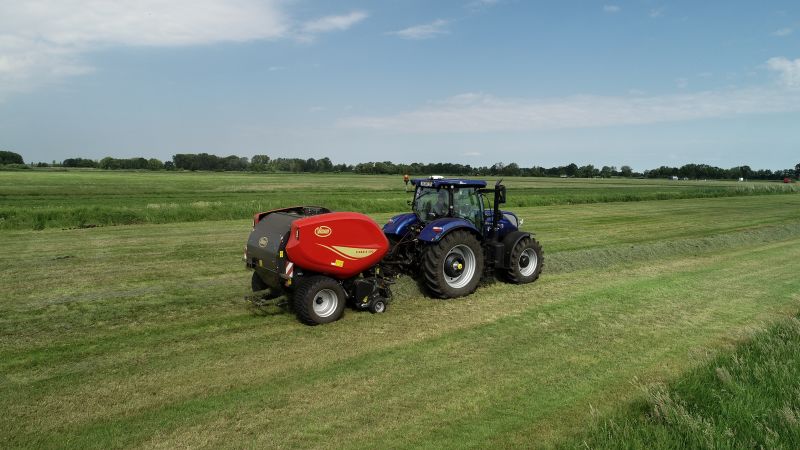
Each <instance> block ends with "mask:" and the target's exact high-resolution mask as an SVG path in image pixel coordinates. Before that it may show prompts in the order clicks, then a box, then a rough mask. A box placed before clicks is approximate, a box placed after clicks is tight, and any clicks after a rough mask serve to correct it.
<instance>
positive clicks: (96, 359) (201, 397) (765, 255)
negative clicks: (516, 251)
mask: <svg viewBox="0 0 800 450" xmlns="http://www.w3.org/2000/svg"><path fill="white" fill-rule="evenodd" d="M508 185H509V200H510V203H511V205H509V209H513V210H515V211H516V212H518V213H519V214H520V215H521V216H522V217H524V218H525V228H527V229H529V230H532V231H534V232H535V233H536V234H537V238H538V239H540V240H541V242H542V243H543V245H544V248H545V254H546V263H545V271H544V273H543V275H542V278H541V279H540V280H539V281H537V282H536V283H534V284H531V285H523V286H515V285H508V284H504V283H499V282H498V283H492V284H488V285H485V286H482V287H481V288H480V289H479V290H478V291H477V292H476V293H475V294H473V295H471V296H469V297H467V298H463V299H456V300H449V301H441V300H433V299H430V298H427V297H425V296H424V295H423V294H422V293H421V292H420V291H419V290H418V289H417V287H416V285H415V284H414V283H413V282H412V281H411V280H409V279H407V278H406V279H403V280H401V282H400V283H399V284H398V285H397V286H396V289H395V294H396V299H395V301H394V302H393V303H392V304H391V306H390V308H389V311H388V312H387V313H386V314H383V315H370V314H368V313H356V312H354V311H348V312H347V314H346V315H345V317H344V318H343V319H342V320H340V321H339V322H336V323H334V324H331V325H326V326H322V327H306V326H303V325H301V324H299V323H298V322H297V321H296V320H295V318H294V316H293V315H291V314H290V313H288V312H287V311H285V310H283V309H281V308H279V307H270V308H266V309H263V310H256V309H253V308H251V307H247V306H246V305H245V304H244V303H243V302H242V301H241V299H242V297H243V296H244V295H245V294H246V293H247V291H248V286H249V275H250V273H249V272H247V271H246V270H245V269H244V267H243V264H242V263H241V260H240V258H241V249H242V246H243V244H244V240H245V239H246V237H247V235H248V233H249V231H250V217H251V216H252V213H253V212H254V210H255V209H259V208H261V207H268V206H272V205H282V204H284V203H282V199H287V201H286V203H290V204H291V203H322V204H324V205H331V206H333V207H336V208H339V209H355V210H365V211H368V212H370V213H371V214H372V215H373V217H375V218H376V220H378V221H379V222H380V221H383V220H385V219H386V218H387V217H388V216H390V215H391V214H392V213H395V212H399V211H401V210H403V209H405V208H407V206H406V205H405V204H404V202H405V199H406V198H407V196H406V194H404V193H403V192H402V189H403V188H402V184H401V183H398V182H397V180H396V179H395V178H393V177H359V176H326V177H319V178H318V177H313V176H283V175H281V176H266V175H260V176H255V175H229V174H199V173H198V174H137V173H128V174H123V173H104V172H57V173H47V172H40V173H11V172H7V173H0V192H2V197H0V211H2V214H3V215H4V218H5V220H4V225H3V228H4V229H2V230H0V248H2V249H3V251H2V253H0V280H1V281H2V283H0V409H2V410H3V411H4V415H3V418H2V420H0V446H2V447H50V448H52V447H73V448H110V447H137V446H141V447H160V448H163V447H176V446H180V447H189V446H191V447H196V446H210V447H248V448H252V447H270V448H287V447H331V446H335V447H347V448H376V447H378V448H383V447H403V448H408V447H426V448H440V447H490V446H491V447H512V446H527V447H547V446H556V445H560V446H566V447H573V446H574V447H580V446H582V445H584V444H585V443H590V444H591V446H596V447H611V448H614V447H618V446H624V445H622V444H623V443H624V442H625V440H626V439H630V442H631V443H632V446H634V447H635V446H637V445H638V446H641V447H649V446H648V443H649V442H652V443H656V444H661V445H663V446H669V445H670V444H671V443H675V442H682V441H680V437H677V438H675V439H672V440H670V439H667V438H663V439H661V440H659V439H658V438H657V437H656V434H657V433H659V432H660V431H658V430H657V429H655V428H656V427H653V428H654V429H653V430H649V429H648V428H647V427H648V426H651V424H650V423H644V422H642V423H640V422H637V420H639V419H638V417H639V416H640V415H641V408H642V405H645V406H644V407H645V408H647V407H649V406H647V405H651V403H648V402H651V401H652V398H654V397H653V395H661V397H658V398H664V396H665V395H667V394H669V395H671V397H669V398H680V399H686V398H688V394H687V393H686V392H685V391H680V386H682V385H684V384H685V383H684V384H681V383H683V381H681V380H704V378H702V377H703V376H707V372H708V370H712V371H714V370H716V367H726V370H727V371H728V372H729V373H730V376H731V377H732V378H731V379H734V380H740V379H743V378H741V377H744V376H745V375H746V372H747V371H755V373H757V374H758V373H762V372H764V370H762V369H759V368H757V367H756V366H755V365H753V366H748V365H746V364H741V365H740V366H737V367H738V368H737V367H734V365H733V363H731V362H729V361H732V360H731V359H727V360H721V359H719V358H726V357H727V358H733V356H729V355H731V354H732V353H729V352H735V351H737V348H740V349H741V348H744V350H741V351H744V352H747V351H748V350H747V349H748V348H749V347H746V346H747V345H751V344H748V342H749V339H750V338H751V337H753V336H754V335H755V336H762V335H761V334H759V333H760V330H762V329H764V328H765V327H768V326H769V325H770V324H772V323H774V322H776V321H781V320H785V319H784V318H785V317H787V316H793V315H794V314H796V313H797V312H798V311H800V277H798V276H797V274H798V273H800V195H797V194H796V193H787V195H766V194H767V193H770V192H773V191H774V192H777V191H778V190H784V189H793V188H785V187H783V186H781V185H776V184H766V183H765V184H753V185H750V184H747V183H745V184H744V185H743V184H741V183H739V184H737V183H716V182H715V183H702V182H691V183H685V182H680V183H679V184H675V182H666V181H664V182H658V181H657V182H651V181H647V180H630V181H617V180H608V181H607V180H536V179H512V180H509V182H508ZM749 186H752V187H749ZM361 190H363V191H365V193H364V194H360V193H359V191H361ZM285 192H288V194H286V195H285V194H284V193H285ZM539 192H541V193H542V194H541V195H542V197H543V198H549V199H550V200H541V199H539V198H538V197H537V193H539ZM712 193H713V195H712ZM743 194H747V195H743ZM376 197H377V198H383V197H387V198H389V200H387V201H386V202H385V203H382V202H378V201H375V199H376ZM520 198H521V199H522V200H520ZM662 198H663V199H662ZM610 199H617V200H626V201H618V202H608V201H607V200H610ZM659 199H660V200H659ZM195 202H219V204H218V210H219V215H215V214H216V213H213V214H210V213H207V209H210V210H214V208H216V207H210V206H209V207H196V208H195V209H198V210H201V211H202V212H201V213H197V214H195V215H189V216H184V215H183V214H184V213H183V212H180V213H176V214H174V215H172V216H153V217H150V216H147V214H150V213H151V210H158V209H159V207H152V206H150V207H148V205H156V204H161V205H171V204H173V203H175V204H177V205H184V207H185V205H191V204H193V203H195ZM515 202H518V204H521V205H522V206H514V203H515ZM569 203H579V204H569ZM87 204H88V205H91V206H90V207H88V208H89V209H88V211H93V210H94V209H96V211H111V212H110V213H109V214H110V215H111V216H113V215H114V214H116V212H114V211H119V210H128V211H131V214H132V217H137V218H141V217H146V218H145V219H141V220H140V219H136V220H134V221H133V222H135V223H137V224H135V225H121V226H113V227H97V228H74V227H77V226H80V225H84V226H85V225H87V224H88V223H91V222H86V223H83V224H75V223H72V222H70V221H73V220H74V218H71V219H69V220H62V219H59V218H57V217H56V218H54V219H49V218H48V219H46V220H44V219H43V220H44V222H43V224H42V227H43V228H45V229H44V230H42V231H35V230H32V229H31V228H42V227H39V226H36V227H34V226H32V225H33V224H34V222H36V221H37V220H39V219H35V217H36V214H39V213H41V212H42V211H48V212H47V214H54V215H55V216H57V212H58V211H64V212H70V211H72V212H74V211H81V210H82V208H86V206H85V205H87ZM542 204H544V205H545V206H537V205H542ZM342 205H343V206H342ZM348 205H352V206H348ZM161 208H162V209H163V207H161ZM169 208H172V207H168V208H167V209H169ZM181 208H182V207H175V208H174V209H176V210H180V211H183V209H181ZM203 208H206V209H203ZM54 211H55V212H54ZM69 214H72V213H69ZM87 214H88V213H87ZM140 214H143V215H144V216H140ZM187 214H188V213H187ZM55 216H52V217H55ZM48 217H51V216H48ZM87 217H93V216H87ZM212 219H213V220H212ZM230 219H234V220H230ZM91 220H94V219H91ZM98 222H99V223H98V224H99V225H104V224H111V223H118V222H117V221H116V220H110V221H108V222H103V221H100V220H98ZM159 222H163V223H159ZM62 228H65V229H62ZM784 335H786V333H784V334H781V333H780V332H778V338H771V339H772V340H771V341H769V342H785V343H786V345H785V349H784V350H783V351H785V354H788V355H794V357H793V359H792V358H787V361H788V362H787V364H789V365H790V364H791V363H795V364H797V363H798V358H797V357H796V355H797V354H798V350H797V347H796V346H795V345H792V343H796V342H797V339H796V338H795V337H791V336H789V337H786V338H785V339H784V338H782V337H781V336H784ZM759 339H761V341H759ZM775 339H777V341H776V340H775ZM763 341H764V338H756V339H755V340H753V342H755V344H752V345H758V342H763ZM737 345H739V347H737ZM738 354H739V353H737V355H738ZM726 355H728V356H726ZM715 358H717V359H715ZM736 358H739V356H736ZM742 358H744V357H742ZM709 367H711V369H709ZM789 369H790V368H789ZM789 369H787V372H786V373H790V374H791V373H795V372H792V371H791V370H789ZM737 370H739V372H737ZM794 370H795V371H796V370H797V368H796V366H795V369H794ZM714 373H716V372H714ZM723 378H724V377H723ZM764 380H767V381H766V382H772V381H771V380H773V379H771V378H764ZM781 380H782V382H783V383H789V384H790V385H789V386H781V387H778V388H776V389H775V390H777V391H779V392H778V393H777V394H775V398H776V399H777V400H776V401H778V403H780V404H781V406H780V407H778V408H777V409H774V408H773V409H764V410H765V411H777V412H776V414H777V413H780V411H783V410H784V409H785V408H783V407H784V406H786V408H788V409H787V410H786V411H789V412H784V413H780V414H784V416H785V417H790V416H791V414H794V412H796V411H800V405H799V404H798V402H800V397H797V395H796V392H797V389H798V384H797V382H796V381H795V382H794V384H792V382H791V381H790V380H785V379H781ZM776 382H777V381H776ZM692 383H693V384H692V386H695V388H693V389H694V391H695V393H696V394H697V391H698V390H700V388H697V387H696V386H704V385H705V384H707V383H705V384H704V382H694V381H693V382H692ZM737 383H738V382H737ZM660 386H668V388H664V389H662V390H658V389H659V387H660ZM675 386H677V387H675ZM737 386H746V385H745V383H740V384H737ZM712 387H713V386H712ZM770 392H772V391H770ZM658 393H660V394H658ZM712 394H713V392H712ZM754 395H756V396H757V397H761V396H764V395H766V394H762V393H758V392H756V393H755V394H754ZM770 395H772V394H770ZM711 397H713V395H712V396H711ZM711 397H703V395H700V394H697V395H695V396H694V397H692V399H699V400H697V402H699V403H701V404H703V405H710V404H711V403H710V402H711V400H709V398H711ZM733 401H734V402H736V400H733ZM781 402H783V403H781ZM749 404H750V403H746V402H744V403H737V405H740V406H737V408H739V409H738V411H740V412H739V413H737V414H734V419H736V420H738V419H740V418H741V417H742V416H746V414H747V413H748V411H749V410H748V408H749V406H747V405H749ZM723 407H724V404H723V406H720V408H723ZM790 413H791V414H790ZM765 414H768V413H765ZM787 414H788V415H787ZM697 417H700V418H703V419H704V420H713V421H716V422H715V423H717V422H721V423H722V422H724V421H725V420H730V423H732V424H734V425H735V424H737V423H738V422H736V420H733V419H730V418H727V419H726V417H725V415H724V414H720V415H712V414H705V413H703V414H701V413H698V414H697ZM621 418H622V419H621ZM770 420H771V419H770ZM645 422H646V421H645ZM687 423H688V422H687ZM761 423H764V424H771V423H772V422H769V421H768V420H766V419H765V420H764V421H762V422H761ZM609 424H611V425H609ZM620 424H622V425H620ZM612 425H613V426H616V427H617V428H614V430H618V429H621V430H622V431H619V432H617V431H613V430H612V431H613V432H609V431H608V430H609V429H611V428H613V426H612ZM736 426H738V425H735V426H734V435H733V437H732V438H731V439H730V440H729V441H724V442H722V441H715V442H721V444H722V445H727V446H734V447H736V446H751V445H750V443H751V442H756V443H766V444H765V445H766V446H770V444H772V446H776V445H777V446H780V445H783V446H784V447H786V448H792V447H794V446H793V445H791V444H792V443H793V442H795V441H793V440H792V439H796V436H797V435H796V434H794V435H792V434H791V433H789V434H787V433H783V434H780V433H779V434H778V435H777V437H776V436H774V435H773V431H774V430H773V429H772V428H768V427H758V426H753V427H750V428H748V430H747V432H746V433H743V434H742V436H745V437H743V438H742V440H736V437H737V436H739V435H737V434H736V433H735V431H736V430H735V428H736ZM788 426H789V427H791V426H792V425H791V424H789V425H788ZM794 426H796V425H794ZM587 429H588V431H587ZM593 430H594V431H593ZM722 430H723V431H724V428H722ZM778 431H781V429H779V430H778ZM587 432H588V433H590V434H587ZM591 433H594V434H591ZM614 433H616V434H614ZM648 433H649V434H648ZM661 433H662V434H663V432H661ZM681 436H682V435H681ZM676 439H677V440H676ZM686 442H688V441H686ZM692 442H693V441H692ZM726 443H727V444H726Z"/></svg>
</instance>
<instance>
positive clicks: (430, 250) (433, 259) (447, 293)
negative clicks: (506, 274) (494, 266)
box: [422, 230, 484, 298]
mask: <svg viewBox="0 0 800 450" xmlns="http://www.w3.org/2000/svg"><path fill="white" fill-rule="evenodd" d="M458 243H461V244H471V245H469V246H470V247H472V249H473V251H474V252H475V259H476V263H477V265H478V267H476V268H475V275H474V276H475V280H474V281H472V282H471V283H470V286H468V287H467V289H466V290H465V291H462V292H453V289H450V288H449V287H448V286H447V283H446V281H445V280H444V274H443V273H442V264H443V259H444V257H445V256H446V254H447V252H448V250H449V249H450V248H452V247H453V246H455V245H456V244H458ZM483 266H484V255H483V247H482V246H481V245H480V242H478V240H477V239H476V238H475V236H474V235H473V234H472V233H470V232H469V231H461V230H456V231H453V232H451V233H450V234H448V235H447V236H445V237H444V238H442V240H440V241H439V242H438V243H436V244H435V245H429V246H427V247H426V248H425V249H424V250H423V252H422V275H423V281H424V284H425V287H426V288H428V290H429V291H430V293H431V294H433V295H434V296H435V297H438V298H454V297H462V296H465V295H469V294H471V293H473V292H475V289H477V287H478V283H479V282H480V279H481V277H482V274H483V271H484V267H483Z"/></svg>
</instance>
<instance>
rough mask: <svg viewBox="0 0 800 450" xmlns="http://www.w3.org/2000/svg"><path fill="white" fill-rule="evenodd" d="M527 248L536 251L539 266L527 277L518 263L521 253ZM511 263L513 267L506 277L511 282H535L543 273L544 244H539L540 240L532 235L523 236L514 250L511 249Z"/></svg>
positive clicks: (509, 269)
mask: <svg viewBox="0 0 800 450" xmlns="http://www.w3.org/2000/svg"><path fill="white" fill-rule="evenodd" d="M527 248H532V249H533V251H534V252H536V260H537V267H536V270H534V272H533V273H532V274H530V275H529V276H527V277H526V276H524V275H522V274H521V273H520V272H519V268H518V266H517V264H518V261H519V257H520V255H521V254H522V252H523V251H525V249H527ZM510 263H511V267H509V268H508V271H507V272H506V278H507V279H508V281H510V282H511V283H514V284H525V283H533V282H534V281H536V280H538V279H539V275H540V274H541V273H542V269H543V268H544V252H543V251H542V246H541V244H539V241H537V240H536V239H535V238H534V237H532V236H531V237H525V238H522V239H521V240H520V241H519V242H517V245H515V246H514V248H513V250H511V258H510Z"/></svg>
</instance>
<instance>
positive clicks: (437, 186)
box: [411, 178, 486, 230]
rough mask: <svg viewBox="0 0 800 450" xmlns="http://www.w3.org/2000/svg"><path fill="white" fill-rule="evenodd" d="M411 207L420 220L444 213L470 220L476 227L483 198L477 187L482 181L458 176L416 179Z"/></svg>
mask: <svg viewBox="0 0 800 450" xmlns="http://www.w3.org/2000/svg"><path fill="white" fill-rule="evenodd" d="M412 183H413V184H414V186H416V189H415V190H414V200H413V201H412V204H411V205H412V211H414V214H416V216H417V218H418V219H419V221H420V222H422V223H428V222H431V221H433V220H436V219H441V218H445V217H450V218H460V219H464V220H466V221H467V222H470V223H471V224H472V225H473V226H474V227H475V228H476V229H477V230H481V229H483V225H484V200H483V194H482V191H481V189H483V188H485V187H486V182H484V181H476V180H461V179H449V178H439V179H434V178H431V179H422V180H420V179H416V180H412Z"/></svg>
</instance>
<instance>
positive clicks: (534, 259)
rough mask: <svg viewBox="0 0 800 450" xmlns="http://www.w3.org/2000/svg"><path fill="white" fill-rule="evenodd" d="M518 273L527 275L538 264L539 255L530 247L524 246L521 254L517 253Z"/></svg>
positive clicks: (530, 273)
mask: <svg viewBox="0 0 800 450" xmlns="http://www.w3.org/2000/svg"><path fill="white" fill-rule="evenodd" d="M517 264H518V265H519V273H520V274H522V276H524V277H527V276H530V275H532V274H533V272H535V271H536V266H537V265H538V264H539V257H538V256H537V255H536V252H535V251H534V250H533V249H532V248H526V249H525V250H524V251H523V252H522V254H520V255H519V261H517Z"/></svg>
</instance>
